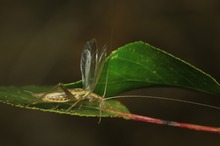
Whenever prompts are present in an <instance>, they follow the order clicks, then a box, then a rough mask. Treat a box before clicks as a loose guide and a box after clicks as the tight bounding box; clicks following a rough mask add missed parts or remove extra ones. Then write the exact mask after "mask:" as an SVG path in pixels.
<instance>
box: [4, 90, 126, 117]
mask: <svg viewBox="0 0 220 146" xmlns="http://www.w3.org/2000/svg"><path fill="white" fill-rule="evenodd" d="M52 88H53V87H50V86H24V87H14V86H10V87H0V102H3V103H6V104H10V105H13V106H16V107H22V108H28V109H35V110H41V111H47V112H55V113H60V114H70V115H78V116H87V117H94V116H97V117H99V116H100V111H99V104H100V103H98V102H89V101H83V102H81V103H79V105H78V106H76V107H73V108H72V109H71V110H70V111H67V109H68V108H69V107H70V104H59V106H58V104H56V103H45V102H40V101H38V102H37V103H36V104H32V103H33V101H36V97H34V96H32V93H30V92H34V93H42V92H48V91H49V90H50V89H52ZM57 106H58V107H57ZM103 108H106V109H112V110H117V111H123V112H126V113H129V111H128V110H127V108H126V107H125V106H123V105H122V104H120V102H118V101H116V100H109V101H106V102H105V103H104V105H103ZM101 116H102V117H117V116H118V115H117V114H114V113H110V112H105V111H104V110H102V112H101Z"/></svg>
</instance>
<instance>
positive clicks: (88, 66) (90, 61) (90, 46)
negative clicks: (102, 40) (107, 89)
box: [80, 39, 98, 90]
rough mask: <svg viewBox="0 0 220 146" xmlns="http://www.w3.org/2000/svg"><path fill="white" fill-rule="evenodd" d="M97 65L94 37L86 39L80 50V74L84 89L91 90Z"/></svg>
mask: <svg viewBox="0 0 220 146" xmlns="http://www.w3.org/2000/svg"><path fill="white" fill-rule="evenodd" d="M97 66H98V49H97V43H96V40H95V39H92V40H90V41H88V42H87V43H86V44H85V46H84V48H83V51H82V54H81V61H80V69H81V74H82V84H83V88H84V89H88V90H91V86H92V84H93V82H95V77H96V69H97Z"/></svg>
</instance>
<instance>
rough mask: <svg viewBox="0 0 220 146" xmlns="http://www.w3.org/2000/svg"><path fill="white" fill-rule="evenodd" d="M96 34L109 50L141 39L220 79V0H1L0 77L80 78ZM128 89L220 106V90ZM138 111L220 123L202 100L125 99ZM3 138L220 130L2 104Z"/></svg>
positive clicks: (115, 138)
mask: <svg viewBox="0 0 220 146" xmlns="http://www.w3.org/2000/svg"><path fill="white" fill-rule="evenodd" d="M91 38H96V39H97V41H98V45H99V46H100V47H102V46H103V45H104V44H105V43H107V44H108V47H109V49H108V51H109V53H110V52H111V51H113V50H115V49H117V48H118V47H120V46H122V45H124V44H126V43H129V42H133V41H138V40H142V41H144V42H147V43H149V44H151V45H153V46H155V47H158V48H161V49H163V50H165V51H167V52H169V53H171V54H173V55H175V56H177V57H180V58H181V59H183V60H185V61H187V62H189V63H191V64H193V65H195V66H196V67H198V68H200V69H202V70H204V71H205V72H207V73H209V74H211V75H212V76H213V77H214V78H216V79H217V80H218V81H220V68H219V64H220V59H219V55H220V43H219V42H220V1H218V0H180V1H175V0H166V1H163V0H136V1H134V0H133V1H132V0H117V1H116V0H95V1H89V0H84V1H79V0H78V1H77V0H72V1H71V0H62V1H61V0H33V1H28V0H20V1H13V0H7V1H6V0H5V1H4V0H2V1H1V2H0V51H1V52H0V68H1V69H0V85H1V86H8V85H16V86H22V85H55V84H57V83H59V82H63V83H67V82H73V81H78V80H80V79H81V75H80V69H79V61H80V55H81V54H80V53H81V50H82V48H83V45H84V44H85V42H86V41H87V40H90V39H91ZM124 94H125V95H126V94H141V95H154V96H165V97H172V98H177V99H184V100H190V101H196V102H203V103H206V104H211V105H215V106H220V100H219V99H218V97H215V96H211V95H207V94H202V93H198V92H193V91H186V90H182V89H173V88H166V89H161V88H156V89H142V90H136V91H132V92H127V93H124ZM121 102H123V103H124V104H125V105H127V106H128V107H129V109H130V110H131V112H133V113H137V114H141V115H146V116H152V117H157V118H163V119H167V120H174V121H181V122H188V123H196V124H201V125H209V126H220V116H219V113H220V111H219V110H215V109H209V108H205V107H199V106H195V105H189V104H183V103H177V102H168V101H158V100H156V99H155V100H152V99H151V100H147V99H121ZM0 114H1V120H0V129H1V133H0V146H12V145H19V146H20V145H21V146H30V145H32V146H38V145H42V146H43V145H53V146H60V145H65V146H72V145H81V146H85V145H90V146H101V145H105V146H112V145H127V146H129V145H169V146H176V145H179V146H182V145H187V146H194V145H200V146H207V145H219V143H220V137H219V135H217V134H210V133H205V132H197V131H190V130H185V129H179V128H173V127H167V126H160V125H153V124H146V123H140V122H134V121H126V120H123V119H111V118H103V119H102V122H101V123H100V124H97V123H98V118H85V117H76V116H69V115H59V114H55V113H46V112H40V111H33V110H26V109H20V108H15V107H12V106H9V105H5V104H2V103H1V104H0Z"/></svg>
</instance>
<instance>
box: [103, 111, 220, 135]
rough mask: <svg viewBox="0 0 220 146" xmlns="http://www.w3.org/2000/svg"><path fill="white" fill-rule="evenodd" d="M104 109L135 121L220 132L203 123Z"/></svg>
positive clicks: (218, 129) (219, 129)
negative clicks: (167, 119) (197, 123)
mask: <svg viewBox="0 0 220 146" xmlns="http://www.w3.org/2000/svg"><path fill="white" fill-rule="evenodd" d="M103 110H104V111H107V112H111V113H114V114H117V115H120V116H122V117H124V118H127V119H131V120H134V121H141V122H145V123H153V124H159V125H168V126H172V127H179V128H186V129H191V130H198V131H206V132H211V133H219V134H220V128H217V127H210V126H201V125H196V124H188V123H179V122H174V121H166V120H161V119H157V118H151V117H146V116H140V115H135V114H130V113H124V112H120V111H115V110H110V109H103Z"/></svg>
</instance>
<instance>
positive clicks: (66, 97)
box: [33, 39, 107, 117]
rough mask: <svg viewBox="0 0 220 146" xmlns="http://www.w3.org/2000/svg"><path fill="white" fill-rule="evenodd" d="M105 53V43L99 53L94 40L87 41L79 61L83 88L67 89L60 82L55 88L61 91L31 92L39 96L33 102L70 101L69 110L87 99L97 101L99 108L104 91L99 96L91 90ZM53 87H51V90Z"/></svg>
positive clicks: (98, 74)
mask: <svg viewBox="0 0 220 146" xmlns="http://www.w3.org/2000/svg"><path fill="white" fill-rule="evenodd" d="M106 55H107V47H106V45H104V47H103V49H102V50H101V52H100V53H99V52H98V49H97V43H96V40H95V39H92V40H90V41H88V42H87V43H86V44H85V46H84V48H83V50H82V53H81V61H80V69H81V74H82V84H83V88H75V89H67V88H65V87H64V86H63V84H62V83H60V84H58V85H57V86H56V87H55V89H57V88H61V91H56V92H47V93H39V94H33V95H34V96H36V97H39V99H38V100H37V101H35V102H34V103H37V102H38V101H39V100H41V101H43V102H51V103H68V104H70V103H71V106H70V107H69V108H68V109H67V111H70V110H71V109H72V108H73V107H74V106H75V105H77V104H78V103H79V102H80V101H83V100H89V101H97V102H99V103H100V104H99V106H100V108H101V106H102V104H103V101H104V98H103V97H104V96H105V93H104V95H103V96H99V95H97V94H95V93H93V90H94V89H95V87H96V84H97V82H98V80H99V77H100V75H101V72H102V69H103V66H104V62H105V59H106ZM55 89H52V91H54V90H55ZM100 117H101V110H100Z"/></svg>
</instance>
